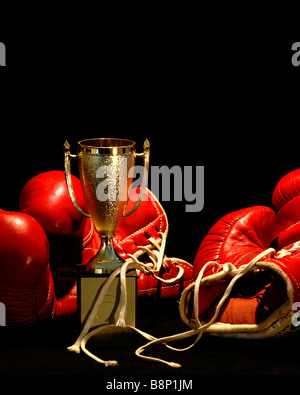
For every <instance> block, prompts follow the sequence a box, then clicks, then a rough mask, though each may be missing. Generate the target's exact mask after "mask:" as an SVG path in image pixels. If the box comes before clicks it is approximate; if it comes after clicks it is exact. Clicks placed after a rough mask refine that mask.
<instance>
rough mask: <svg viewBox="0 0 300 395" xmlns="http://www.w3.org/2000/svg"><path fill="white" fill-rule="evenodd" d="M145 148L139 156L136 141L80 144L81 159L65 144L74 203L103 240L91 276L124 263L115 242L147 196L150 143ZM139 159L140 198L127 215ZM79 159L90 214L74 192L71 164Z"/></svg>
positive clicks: (119, 140)
mask: <svg viewBox="0 0 300 395" xmlns="http://www.w3.org/2000/svg"><path fill="white" fill-rule="evenodd" d="M143 148H144V152H143V153H142V154H137V153H136V152H135V142H134V141H131V140H124V139H114V138H97V139H88V140H82V141H79V142H78V155H72V154H71V153H70V145H69V143H68V142H67V141H66V142H65V145H64V152H65V175H66V182H67V186H68V190H69V194H70V197H71V200H72V202H73V204H74V206H75V208H76V210H77V211H78V212H79V213H80V214H82V215H84V216H86V217H91V219H92V221H93V223H94V226H95V228H96V230H97V232H98V233H99V236H100V237H101V245H100V249H99V251H98V253H97V254H96V256H95V257H94V258H93V259H92V260H91V261H90V262H89V263H88V266H87V270H88V271H90V272H93V273H98V274H105V273H109V272H110V271H112V270H114V269H116V268H118V267H119V266H121V265H122V263H123V262H124V261H123V260H122V259H121V258H120V257H118V255H117V253H116V252H115V250H114V247H113V244H112V239H113V237H114V235H115V232H116V230H117V229H118V227H119V225H120V223H121V220H122V218H123V216H128V215H130V214H132V213H133V212H134V211H135V210H136V209H137V208H138V206H139V204H140V202H141V199H142V197H143V195H144V192H145V188H146V184H147V179H148V170H149V156H150V144H149V142H148V140H146V141H145V142H144V147H143ZM139 156H140V157H143V159H144V172H143V177H142V182H141V187H140V194H139V196H138V198H137V200H136V203H135V205H134V207H133V208H132V209H131V210H130V211H129V212H126V207H127V203H128V200H129V194H130V187H131V184H132V180H133V172H132V170H133V168H134V166H135V158H136V157H139ZM77 157H78V165H79V176H80V181H81V186H82V191H83V195H84V198H85V201H86V206H87V209H88V213H85V212H84V211H83V210H82V209H81V208H80V207H79V205H78V203H77V201H76V198H75V194H74V191H73V188H72V182H71V166H70V160H71V158H77ZM131 169H132V170H131Z"/></svg>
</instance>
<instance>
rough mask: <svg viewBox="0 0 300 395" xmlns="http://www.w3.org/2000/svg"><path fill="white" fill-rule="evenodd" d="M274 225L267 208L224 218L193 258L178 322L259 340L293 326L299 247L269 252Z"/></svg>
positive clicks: (198, 330)
mask: <svg viewBox="0 0 300 395" xmlns="http://www.w3.org/2000/svg"><path fill="white" fill-rule="evenodd" d="M276 220H277V218H276V214H275V213H274V212H273V210H272V209H270V208H268V207H263V206H255V207H250V208H247V209H242V210H239V211H236V212H233V213H230V214H227V215H225V216H224V217H223V218H222V219H220V220H219V221H218V222H217V223H216V224H215V225H214V226H213V227H212V229H211V230H210V231H209V233H208V235H207V236H206V237H205V238H204V240H203V241H202V243H201V245H200V247H199V250H198V253H197V255H196V258H195V262H194V283H193V284H191V285H190V286H189V287H188V288H187V289H186V290H185V291H184V292H183V294H182V298H181V301H180V314H181V317H182V319H183V321H184V322H185V323H186V324H187V325H189V326H190V327H191V328H194V329H195V333H202V332H208V333H213V334H218V335H222V336H230V337H241V338H263V337H271V336H277V335H281V334H284V333H286V332H289V331H291V330H295V329H296V328H297V327H298V323H297V322H296V321H295V320H294V318H293V317H294V313H295V311H296V310H297V309H295V308H294V307H295V305H294V303H295V302H299V300H300V294H299V289H300V288H299V285H300V247H299V245H298V243H295V244H292V245H290V246H288V247H287V248H286V249H283V250H280V251H278V252H277V253H276V251H275V250H274V249H272V248H269V246H270V243H271V241H272V240H273V239H274V238H275V237H276V229H277V227H276ZM191 292H194V300H193V299H190V296H191ZM191 301H192V302H193V308H194V310H193V314H190V313H189V312H188V311H191V310H190V309H189V305H190V304H191V303H192V302H191ZM190 307H191V306H190Z"/></svg>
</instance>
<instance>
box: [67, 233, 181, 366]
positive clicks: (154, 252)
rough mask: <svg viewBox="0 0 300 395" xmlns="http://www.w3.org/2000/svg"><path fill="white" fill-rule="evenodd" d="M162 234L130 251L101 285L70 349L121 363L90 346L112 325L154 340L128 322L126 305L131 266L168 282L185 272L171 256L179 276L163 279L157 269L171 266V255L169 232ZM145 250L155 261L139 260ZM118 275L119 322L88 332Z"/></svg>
mask: <svg viewBox="0 0 300 395" xmlns="http://www.w3.org/2000/svg"><path fill="white" fill-rule="evenodd" d="M159 236H160V237H161V238H158V239H156V240H155V239H153V238H149V239H148V240H149V243H150V244H149V245H148V246H146V247H144V246H139V247H138V248H139V251H137V252H136V253H135V254H133V255H132V254H128V256H129V257H130V258H129V259H127V260H126V261H125V263H124V264H123V265H122V266H121V267H119V268H118V269H116V270H114V271H113V272H112V273H111V274H110V276H109V278H108V279H107V280H106V282H105V283H104V285H103V287H102V289H101V292H100V293H99V295H98V296H97V298H96V300H95V303H94V305H93V308H92V309H91V311H90V314H89V316H88V318H87V320H86V323H85V325H84V327H83V329H82V331H81V333H80V335H79V337H78V339H77V340H76V342H75V343H74V344H73V345H72V346H70V347H68V350H69V351H73V352H76V353H80V348H81V349H82V350H83V351H84V352H85V353H86V354H87V355H88V356H90V357H91V358H93V359H94V360H96V361H97V362H99V363H102V364H105V366H117V364H118V362H117V361H111V360H109V361H104V360H102V359H100V358H98V357H97V356H95V355H94V354H92V353H91V352H90V351H88V350H87V349H86V343H87V342H88V340H89V339H90V338H91V337H92V336H94V335H95V334H96V333H99V332H100V331H101V330H103V329H104V328H108V327H109V326H119V327H127V328H132V329H134V330H135V331H137V332H138V333H140V334H141V335H142V336H144V337H145V338H146V339H147V340H150V341H152V340H154V339H156V338H155V337H153V336H151V335H148V334H147V333H145V332H143V331H141V330H139V329H137V328H135V327H132V326H131V325H127V324H126V322H125V318H126V307H127V289H126V272H127V271H128V270H132V269H136V270H140V271H141V272H142V273H143V274H146V275H152V276H153V277H155V278H156V279H157V280H158V281H162V282H165V283H173V282H175V281H177V280H178V279H180V278H181V277H182V276H183V273H184V270H183V268H182V267H181V266H177V265H176V259H175V258H168V260H171V261H173V262H174V264H175V265H176V267H177V269H178V273H177V275H176V276H175V277H173V278H171V279H163V278H161V277H159V276H158V275H157V273H159V272H160V271H161V269H162V268H164V269H166V268H168V264H167V262H166V259H167V257H166V256H165V254H164V251H165V247H166V238H167V233H166V232H165V233H162V232H159ZM145 253H146V254H147V255H148V257H149V258H150V261H151V262H147V263H143V262H141V261H139V260H138V258H139V257H140V256H141V255H143V254H145ZM118 275H120V284H121V301H120V305H121V308H120V312H119V317H118V320H117V323H116V324H115V325H104V326H100V327H99V328H96V329H94V330H92V331H91V332H90V333H88V332H89V330H90V328H91V325H92V323H93V321H94V319H95V317H96V315H97V312H98V309H99V307H100V305H101V303H102V302H103V300H104V297H105V295H106V293H107V291H108V288H109V286H110V285H111V283H112V281H113V280H114V279H115V277H117V276H118ZM144 358H148V357H144ZM149 358H150V357H149ZM175 365H176V364H175Z"/></svg>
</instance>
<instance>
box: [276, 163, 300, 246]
mask: <svg viewBox="0 0 300 395" xmlns="http://www.w3.org/2000/svg"><path fill="white" fill-rule="evenodd" d="M272 205H273V207H274V208H275V210H276V211H277V219H276V232H277V234H278V235H277V245H278V248H283V247H285V246H287V245H289V244H291V243H295V242H296V241H298V240H300V169H297V170H294V171H292V172H290V173H288V174H286V175H285V176H284V177H282V178H281V180H280V181H279V182H278V184H277V185H276V187H275V190H274V193H273V196H272Z"/></svg>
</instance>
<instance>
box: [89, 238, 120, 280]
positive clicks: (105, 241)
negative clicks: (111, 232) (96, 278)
mask: <svg viewBox="0 0 300 395" xmlns="http://www.w3.org/2000/svg"><path fill="white" fill-rule="evenodd" d="M112 237H113V236H112ZM112 237H108V236H101V239H102V243H101V247H100V250H99V251H98V253H97V255H96V256H95V257H94V258H93V259H92V260H91V261H90V262H89V263H88V264H87V268H86V270H87V271H88V272H91V273H95V274H109V273H111V272H113V271H114V270H115V269H118V268H119V267H120V266H122V265H123V263H124V262H125V261H124V260H123V259H121V258H120V257H119V256H118V255H117V253H116V251H115V250H114V247H113V245H112V242H111V239H112Z"/></svg>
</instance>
